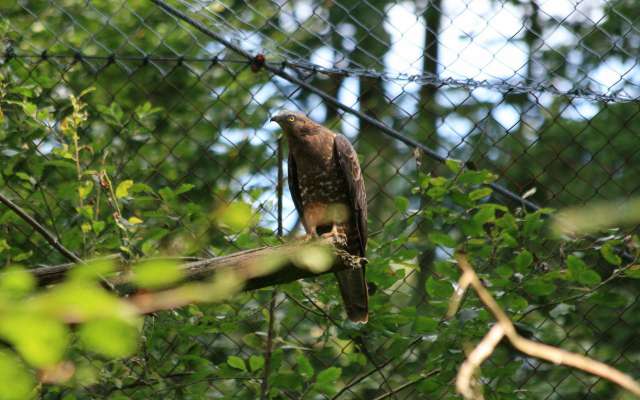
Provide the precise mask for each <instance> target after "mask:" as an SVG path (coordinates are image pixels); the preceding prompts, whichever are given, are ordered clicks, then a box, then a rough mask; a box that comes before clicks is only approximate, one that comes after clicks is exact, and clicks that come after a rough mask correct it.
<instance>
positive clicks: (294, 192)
mask: <svg viewBox="0 0 640 400" xmlns="http://www.w3.org/2000/svg"><path fill="white" fill-rule="evenodd" d="M287 169H288V172H287V175H288V176H287V180H288V181H289V192H291V198H292V199H293V205H295V206H296V211H298V215H299V216H300V218H302V216H303V215H304V214H303V211H302V197H300V186H299V185H298V169H297V168H296V162H295V160H294V159H293V155H291V152H289V161H288V162H287Z"/></svg>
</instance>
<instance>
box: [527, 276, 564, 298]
mask: <svg viewBox="0 0 640 400" xmlns="http://www.w3.org/2000/svg"><path fill="white" fill-rule="evenodd" d="M523 286H524V290H526V291H527V292H528V293H530V294H532V295H534V296H548V295H550V294H551V293H553V292H554V291H555V290H556V286H555V285H554V284H552V283H549V282H545V281H544V280H542V279H540V278H533V279H531V280H528V281H526V282H525V283H524V285H523Z"/></svg>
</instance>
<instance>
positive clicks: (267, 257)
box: [31, 241, 366, 293]
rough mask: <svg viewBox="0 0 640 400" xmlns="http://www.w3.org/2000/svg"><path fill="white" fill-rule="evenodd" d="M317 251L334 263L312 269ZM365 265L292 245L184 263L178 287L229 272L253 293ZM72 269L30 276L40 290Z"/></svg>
mask: <svg viewBox="0 0 640 400" xmlns="http://www.w3.org/2000/svg"><path fill="white" fill-rule="evenodd" d="M319 248H325V249H327V250H326V251H328V252H333V255H334V258H333V262H332V263H331V264H330V265H327V266H326V267H328V268H326V269H324V270H322V268H320V269H319V267H318V266H317V265H313V262H314V261H316V260H314V259H313V258H314V257H313V256H312V255H310V253H309V252H317V251H318V250H319ZM325 254H326V253H325ZM306 255H309V257H305V256H306ZM364 263H366V259H364V258H360V257H354V256H351V255H348V254H346V253H345V252H343V251H341V250H337V249H334V248H333V247H331V245H330V244H329V243H328V242H327V241H317V242H295V243H290V244H283V245H279V246H272V247H261V248H257V249H251V250H244V251H239V252H237V253H233V254H229V255H226V256H221V257H215V258H210V259H204V260H199V261H193V262H187V263H185V264H183V265H182V267H181V268H182V272H183V275H184V279H183V280H182V281H181V282H177V283H184V282H188V281H199V280H204V279H206V278H209V277H211V276H212V275H214V274H216V273H218V272H222V271H230V270H231V271H233V272H235V273H236V274H237V276H238V277H240V278H241V279H242V280H243V281H244V286H243V290H256V289H260V288H264V287H268V286H274V285H279V284H284V283H288V282H293V281H295V280H298V279H302V278H308V277H312V276H317V275H322V274H325V273H330V272H337V271H341V270H344V269H347V268H359V267H362V266H363V265H364ZM74 267H75V264H62V265H54V266H47V267H41V268H36V269H33V270H31V272H32V274H33V275H34V277H35V278H36V280H37V282H38V285H39V286H46V285H50V284H55V283H58V282H61V281H62V280H64V278H65V276H66V275H67V273H68V272H69V271H70V270H71V269H73V268H74ZM105 279H106V280H107V281H108V282H109V283H111V284H112V285H113V286H114V287H115V288H117V289H118V290H119V291H120V292H122V293H131V292H132V291H133V290H134V289H135V287H134V286H133V284H132V283H131V275H130V274H129V273H127V272H119V273H117V274H115V275H110V276H107V277H105Z"/></svg>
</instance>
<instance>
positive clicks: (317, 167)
mask: <svg viewBox="0 0 640 400" xmlns="http://www.w3.org/2000/svg"><path fill="white" fill-rule="evenodd" d="M271 121H275V122H277V123H278V124H279V125H280V127H281V128H282V130H283V131H284V133H285V135H286V137H287V141H288V143H289V161H288V164H289V191H290V192H291V197H293V203H294V205H295V207H296V210H297V211H298V214H299V215H300V218H301V220H302V224H303V226H304V229H305V231H306V232H307V236H308V237H316V236H318V235H321V236H323V237H334V238H336V239H339V240H338V242H339V243H344V250H346V251H347V252H348V253H349V254H352V255H355V256H359V257H364V256H365V250H366V247H367V198H366V193H365V188H364V180H363V178H362V172H361V171H360V163H359V162H358V155H357V154H356V152H355V150H354V149H353V147H352V146H351V143H349V140H347V138H345V137H344V136H342V135H339V134H336V133H335V132H332V131H331V130H329V129H328V128H325V127H324V126H322V125H320V124H317V123H315V122H314V121H312V120H311V119H309V118H308V117H307V116H306V115H304V114H302V113H300V112H294V111H286V110H285V111H282V112H280V113H279V114H278V115H276V116H275V117H273V118H271ZM334 242H335V241H334ZM336 277H337V279H338V286H339V287H340V293H341V295H342V300H343V302H344V305H345V308H346V311H347V316H348V317H349V319H350V320H351V321H353V322H360V323H366V322H367V320H368V319H369V310H368V293H367V283H366V281H365V276H364V267H363V268H354V269H348V270H344V271H340V272H337V273H336Z"/></svg>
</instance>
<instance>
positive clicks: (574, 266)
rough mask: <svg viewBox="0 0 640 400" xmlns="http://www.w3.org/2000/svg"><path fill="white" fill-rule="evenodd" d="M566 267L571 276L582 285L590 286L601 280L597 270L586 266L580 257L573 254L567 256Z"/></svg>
mask: <svg viewBox="0 0 640 400" xmlns="http://www.w3.org/2000/svg"><path fill="white" fill-rule="evenodd" d="M567 268H568V269H569V273H570V274H571V278H572V279H573V280H575V281H576V282H578V283H580V284H582V285H587V286H592V285H596V284H598V283H600V282H601V281H602V279H601V278H600V275H598V273H597V272H595V271H594V270H592V269H590V268H589V267H587V265H586V264H585V263H584V261H582V259H580V258H579V257H577V256H575V255H573V254H572V255H570V256H568V257H567Z"/></svg>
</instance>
